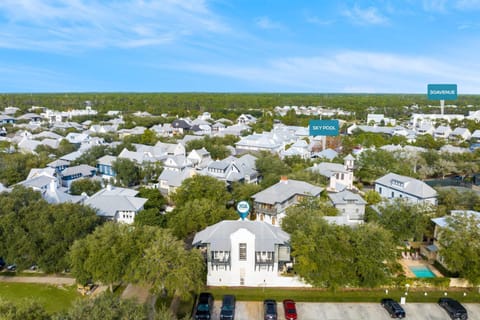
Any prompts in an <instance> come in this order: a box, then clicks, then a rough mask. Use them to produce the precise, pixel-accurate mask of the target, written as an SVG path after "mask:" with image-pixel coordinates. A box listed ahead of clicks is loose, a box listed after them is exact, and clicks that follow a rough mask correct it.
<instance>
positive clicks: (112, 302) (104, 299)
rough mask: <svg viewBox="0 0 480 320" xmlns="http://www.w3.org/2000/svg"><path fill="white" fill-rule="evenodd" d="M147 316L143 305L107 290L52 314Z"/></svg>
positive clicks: (118, 318) (113, 318)
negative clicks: (59, 312) (65, 310)
mask: <svg viewBox="0 0 480 320" xmlns="http://www.w3.org/2000/svg"><path fill="white" fill-rule="evenodd" d="M147 318H148V309H147V307H146V306H145V305H142V304H138V303H137V302H135V301H133V300H125V299H121V298H120V297H119V296H117V295H113V294H111V293H108V292H107V293H103V294H101V295H100V296H98V297H95V299H82V300H77V301H76V302H75V304H74V305H73V306H72V307H71V308H70V309H69V310H68V311H67V312H63V313H61V314H59V315H57V316H54V318H53V319H54V320H79V319H103V320H145V319H147ZM32 319H33V318H32Z"/></svg>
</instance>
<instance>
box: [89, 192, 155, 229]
mask: <svg viewBox="0 0 480 320" xmlns="http://www.w3.org/2000/svg"><path fill="white" fill-rule="evenodd" d="M137 193H138V191H137V190H133V189H127V188H120V187H114V186H112V185H110V184H109V185H107V187H106V188H104V189H102V190H100V191H98V192H97V193H95V194H94V195H92V196H91V197H90V198H88V199H86V200H85V202H84V204H85V205H89V206H90V207H92V208H94V209H95V210H96V211H97V215H98V216H101V217H104V218H106V219H108V220H113V221H116V222H122V223H128V224H131V223H133V222H134V220H135V216H136V215H137V213H138V212H140V211H141V210H143V205H144V204H145V202H147V200H148V199H146V198H140V197H135V196H136V195H137Z"/></svg>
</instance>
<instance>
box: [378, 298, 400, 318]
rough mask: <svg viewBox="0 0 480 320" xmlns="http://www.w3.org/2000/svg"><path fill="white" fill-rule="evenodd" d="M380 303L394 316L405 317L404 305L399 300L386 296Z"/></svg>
mask: <svg viewBox="0 0 480 320" xmlns="http://www.w3.org/2000/svg"><path fill="white" fill-rule="evenodd" d="M380 303H381V304H382V306H383V307H384V308H385V310H387V311H388V313H389V314H390V316H391V317H392V318H405V310H403V308H402V306H401V305H400V304H399V303H398V302H397V301H395V300H393V299H389V298H385V299H382V301H381V302H380Z"/></svg>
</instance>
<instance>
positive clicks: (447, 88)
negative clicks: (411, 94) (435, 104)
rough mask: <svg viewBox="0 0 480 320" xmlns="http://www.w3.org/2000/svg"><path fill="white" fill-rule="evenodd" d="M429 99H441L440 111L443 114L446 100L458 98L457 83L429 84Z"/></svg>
mask: <svg viewBox="0 0 480 320" xmlns="http://www.w3.org/2000/svg"><path fill="white" fill-rule="evenodd" d="M427 96H428V99H429V100H440V113H441V114H442V115H443V109H444V108H445V100H457V85H456V84H429V85H428V86H427Z"/></svg>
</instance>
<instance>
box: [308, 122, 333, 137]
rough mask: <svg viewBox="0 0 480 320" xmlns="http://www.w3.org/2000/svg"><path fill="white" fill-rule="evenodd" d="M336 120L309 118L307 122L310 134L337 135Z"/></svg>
mask: <svg viewBox="0 0 480 320" xmlns="http://www.w3.org/2000/svg"><path fill="white" fill-rule="evenodd" d="M338 128H339V125H338V120H310V122H309V123H308V129H309V135H311V136H338Z"/></svg>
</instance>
